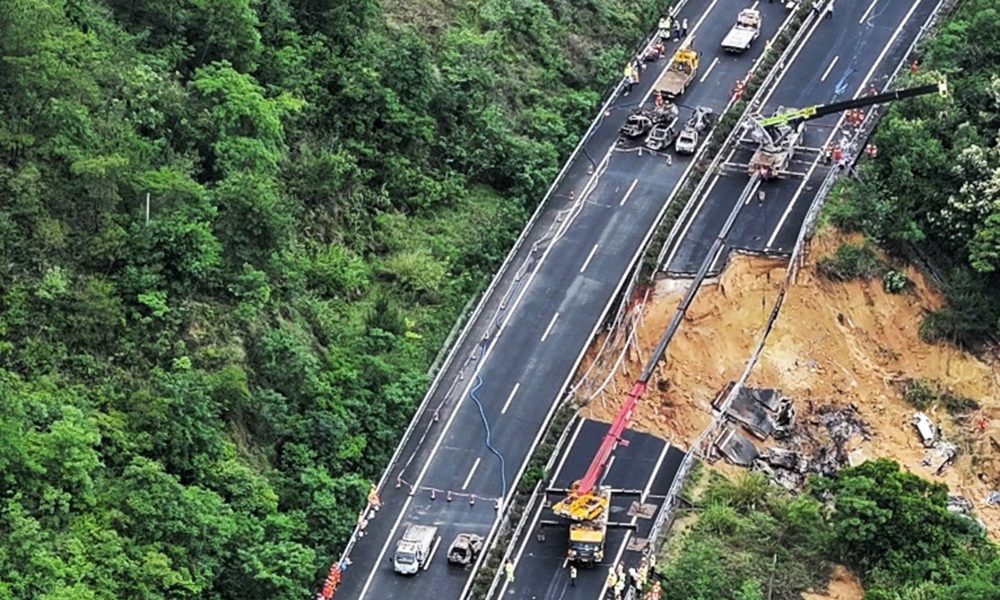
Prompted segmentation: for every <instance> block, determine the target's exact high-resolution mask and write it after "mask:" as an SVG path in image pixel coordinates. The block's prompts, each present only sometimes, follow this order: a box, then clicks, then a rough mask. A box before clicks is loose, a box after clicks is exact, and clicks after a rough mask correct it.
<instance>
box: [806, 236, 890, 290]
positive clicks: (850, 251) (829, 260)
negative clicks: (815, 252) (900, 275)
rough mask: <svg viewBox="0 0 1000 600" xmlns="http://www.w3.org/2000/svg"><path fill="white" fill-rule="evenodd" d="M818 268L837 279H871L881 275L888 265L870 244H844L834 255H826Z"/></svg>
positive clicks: (818, 264) (822, 272) (826, 275)
mask: <svg viewBox="0 0 1000 600" xmlns="http://www.w3.org/2000/svg"><path fill="white" fill-rule="evenodd" d="M816 268H817V270H818V271H819V272H820V273H821V274H822V275H823V276H824V277H826V278H828V279H833V280H835V281H848V280H851V279H858V278H860V279H871V278H873V277H880V276H881V275H882V274H883V273H884V272H885V270H886V265H885V263H883V262H882V261H881V260H879V258H878V256H876V255H875V249H874V248H872V247H871V245H869V244H861V245H857V244H844V245H842V246H841V247H839V248H837V252H836V253H835V254H834V255H833V256H824V257H823V258H821V259H820V260H819V262H818V263H817V265H816Z"/></svg>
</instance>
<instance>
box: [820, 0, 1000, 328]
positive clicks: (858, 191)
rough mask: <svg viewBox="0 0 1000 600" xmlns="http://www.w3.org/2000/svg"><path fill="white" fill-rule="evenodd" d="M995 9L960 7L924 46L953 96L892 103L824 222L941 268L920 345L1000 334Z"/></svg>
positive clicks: (986, 2) (979, 2) (926, 63)
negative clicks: (939, 301) (944, 302)
mask: <svg viewBox="0 0 1000 600" xmlns="http://www.w3.org/2000/svg"><path fill="white" fill-rule="evenodd" d="M998 19H1000V8H998V7H997V5H996V2H995V1H993V0H967V1H966V2H962V3H959V6H958V8H957V9H956V12H955V14H954V16H953V17H952V18H951V19H950V21H949V22H948V23H947V24H945V25H944V26H943V27H942V29H941V31H940V33H939V34H938V35H937V36H936V37H935V38H933V39H931V40H930V41H929V42H928V43H927V44H926V48H925V49H924V59H923V63H922V66H921V72H919V73H917V74H916V75H915V76H912V77H910V81H904V82H901V85H900V87H903V86H905V85H907V84H910V83H926V82H929V81H932V80H933V79H934V78H935V77H936V75H935V74H934V73H931V71H933V72H936V73H938V74H944V75H947V77H948V85H949V88H950V91H951V96H952V97H951V98H950V99H949V100H944V99H941V98H938V97H936V96H928V97H923V98H919V99H915V100H908V101H906V102H899V103H896V104H894V105H892V107H891V109H890V110H889V114H888V115H887V117H886V118H885V119H883V120H882V122H881V124H880V125H879V129H878V132H877V134H876V135H875V138H874V143H875V144H876V145H877V146H878V148H879V157H878V158H877V159H875V160H870V161H866V162H865V164H864V166H863V168H862V172H861V177H860V180H859V181H852V182H849V183H848V184H847V185H845V186H842V187H841V188H840V189H838V190H837V191H836V193H835V194H834V196H833V197H832V198H831V202H830V203H829V205H828V211H827V217H828V218H829V219H830V220H831V221H832V222H833V223H834V224H835V225H837V226H840V227H844V228H847V229H852V230H860V231H863V232H864V233H865V234H866V235H867V236H868V237H870V238H871V239H873V240H875V241H877V242H878V243H880V244H882V245H884V246H885V247H886V248H888V249H889V250H890V251H893V252H899V253H903V254H909V253H911V252H912V251H914V250H916V251H917V252H919V253H920V254H924V255H927V256H928V257H929V258H930V259H931V261H932V262H933V263H934V264H935V265H937V266H938V267H939V268H941V269H942V270H943V271H945V272H946V273H947V274H948V275H947V281H946V285H945V288H944V291H945V294H946V296H947V299H948V306H947V307H946V308H944V309H942V310H940V311H938V312H936V313H934V314H932V315H931V316H930V317H929V318H928V319H927V320H926V321H925V322H924V327H923V330H922V333H923V335H924V337H925V338H926V339H928V340H950V341H954V342H958V343H962V344H975V343H977V342H979V341H980V340H982V339H983V337H984V336H986V335H988V334H996V333H998V332H1000V302H996V298H995V296H996V290H998V289H1000V138H998V136H997V129H998V127H1000V66H998V65H1000V37H998V36H997V35H995V33H996V23H997V20H998Z"/></svg>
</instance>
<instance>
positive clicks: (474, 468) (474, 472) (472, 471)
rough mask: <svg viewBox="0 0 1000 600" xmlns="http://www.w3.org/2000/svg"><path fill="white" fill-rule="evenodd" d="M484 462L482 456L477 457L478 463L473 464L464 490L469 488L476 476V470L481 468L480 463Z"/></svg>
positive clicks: (463, 485)
mask: <svg viewBox="0 0 1000 600" xmlns="http://www.w3.org/2000/svg"><path fill="white" fill-rule="evenodd" d="M481 460H482V457H481V456H477V457H476V462H474V463H472V469H470V470H469V474H468V476H466V478H465V481H463V482H462V489H463V490H464V489H465V488H467V487H469V482H470V481H472V476H473V475H475V474H476V469H478V468H479V461H481Z"/></svg>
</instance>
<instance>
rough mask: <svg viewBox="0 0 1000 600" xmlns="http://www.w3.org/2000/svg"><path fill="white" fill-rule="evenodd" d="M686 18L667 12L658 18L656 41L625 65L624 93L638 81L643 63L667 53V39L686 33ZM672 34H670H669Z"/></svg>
mask: <svg viewBox="0 0 1000 600" xmlns="http://www.w3.org/2000/svg"><path fill="white" fill-rule="evenodd" d="M687 32H688V20H687V18H683V19H679V20H677V19H674V18H673V17H671V16H670V14H669V13H664V15H663V17H661V18H660V30H659V34H658V35H657V38H656V42H655V43H654V44H653V45H652V46H651V47H650V48H649V50H647V51H646V52H645V53H644V54H642V53H640V54H639V56H637V57H636V58H635V60H634V61H630V62H629V63H628V64H627V65H625V72H624V77H625V95H626V96H628V95H629V93H631V92H632V86H634V85H635V84H637V83H639V73H641V72H642V70H643V69H644V68H645V65H644V64H643V63H645V62H653V61H656V60H659V59H661V58H663V57H664V56H665V55H666V53H667V41H668V40H670V39H673V40H674V41H675V42H678V41H680V40H681V38H683V37H684V36H686V35H687ZM671 34H672V35H671Z"/></svg>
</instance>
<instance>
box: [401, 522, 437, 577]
mask: <svg viewBox="0 0 1000 600" xmlns="http://www.w3.org/2000/svg"><path fill="white" fill-rule="evenodd" d="M437 531H438V528H437V527H434V526H432V525H410V526H409V527H407V528H406V531H405V532H404V533H403V537H402V538H401V539H400V540H399V541H398V542H396V554H395V555H394V556H393V559H392V566H393V568H394V569H395V571H396V572H397V573H402V574H403V575H413V574H414V573H416V572H417V571H419V570H420V569H426V568H427V566H428V565H429V564H430V560H431V556H433V554H434V550H435V549H437V545H438V544H439V543H441V538H440V536H438V534H437Z"/></svg>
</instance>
